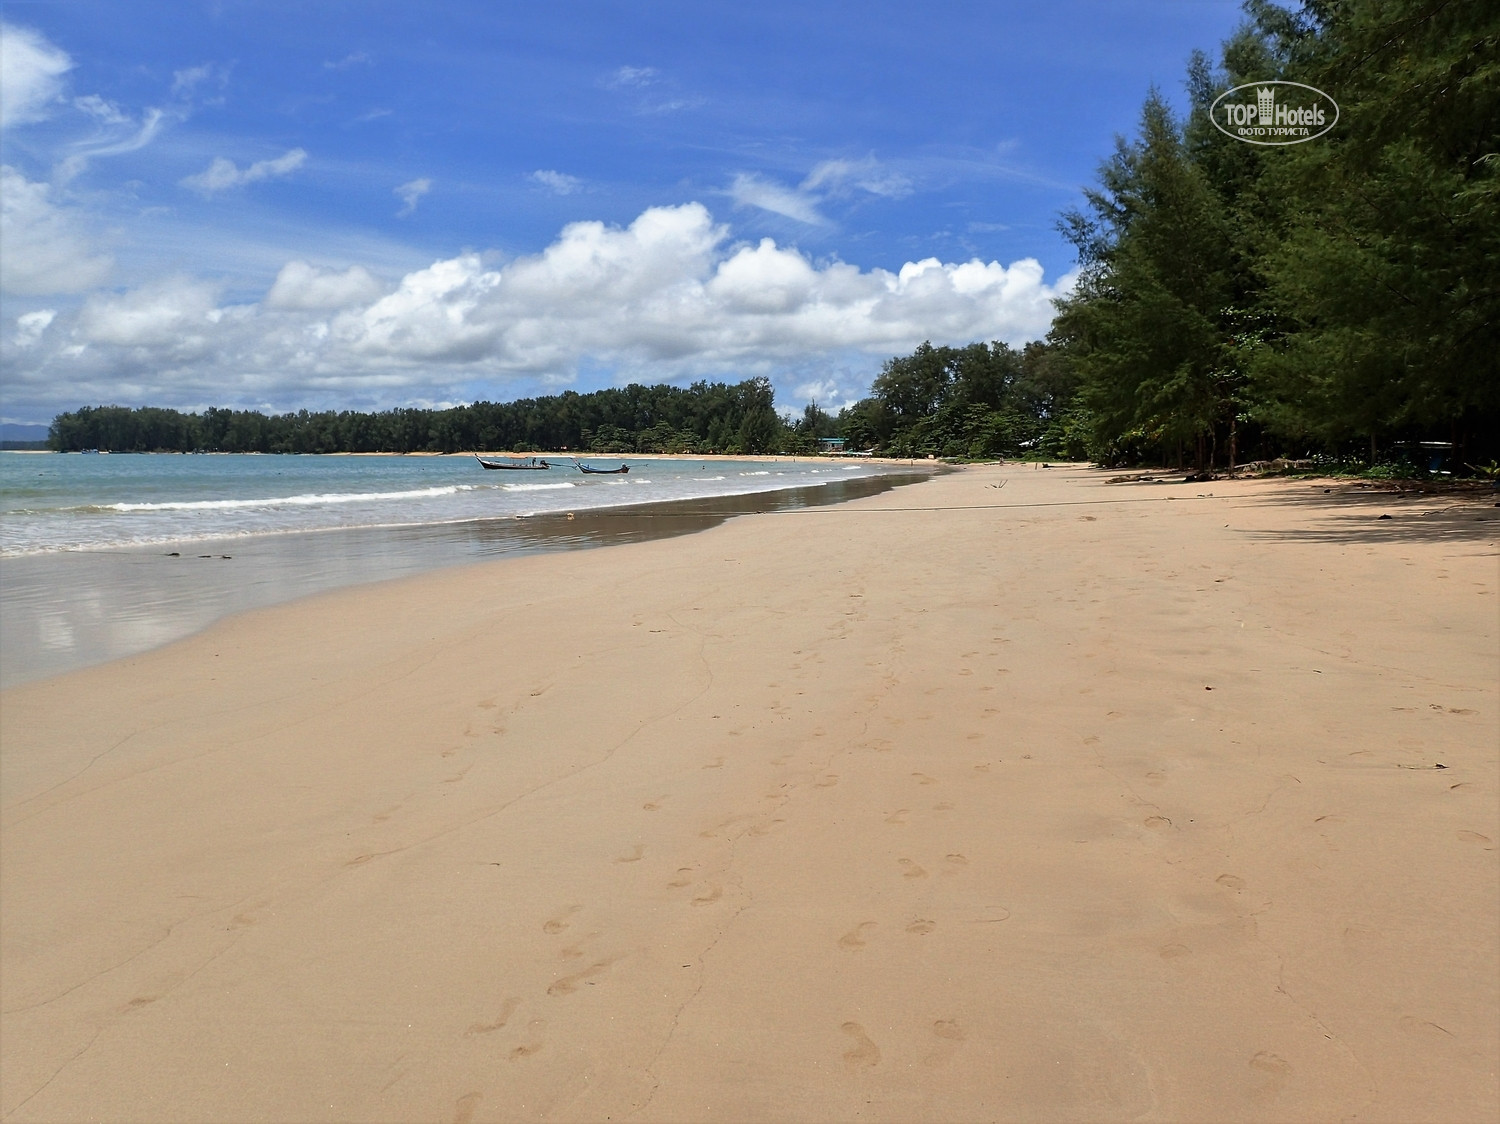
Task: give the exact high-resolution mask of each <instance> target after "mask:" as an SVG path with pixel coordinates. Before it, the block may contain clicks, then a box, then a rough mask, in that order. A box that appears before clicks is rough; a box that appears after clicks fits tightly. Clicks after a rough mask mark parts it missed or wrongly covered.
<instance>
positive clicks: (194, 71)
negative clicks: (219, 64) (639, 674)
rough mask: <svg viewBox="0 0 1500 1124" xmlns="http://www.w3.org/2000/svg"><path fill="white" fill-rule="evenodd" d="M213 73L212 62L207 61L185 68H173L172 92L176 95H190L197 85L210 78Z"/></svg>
mask: <svg viewBox="0 0 1500 1124" xmlns="http://www.w3.org/2000/svg"><path fill="white" fill-rule="evenodd" d="M213 74H214V66H213V63H207V62H206V63H204V64H203V65H202V66H190V67H188V68H187V69H185V70H174V71H173V72H172V93H173V94H175V95H177V96H178V97H181V96H184V95H191V94H192V92H193V91H194V90H196V89H197V88H198V87H199V85H201V84H202V83H203V82H206V81H207V80H208V79H210V78H212V77H213Z"/></svg>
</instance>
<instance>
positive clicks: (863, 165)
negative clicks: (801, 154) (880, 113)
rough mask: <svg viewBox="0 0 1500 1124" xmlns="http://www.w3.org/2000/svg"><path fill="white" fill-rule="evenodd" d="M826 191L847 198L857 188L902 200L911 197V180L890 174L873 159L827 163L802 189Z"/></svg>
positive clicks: (822, 164) (804, 181) (805, 182)
mask: <svg viewBox="0 0 1500 1124" xmlns="http://www.w3.org/2000/svg"><path fill="white" fill-rule="evenodd" d="M820 188H821V189H822V190H824V191H826V192H827V193H828V194H830V195H848V194H850V192H851V190H852V189H854V188H858V189H859V190H861V191H867V192H869V193H870V194H871V195H883V196H886V197H888V198H893V199H895V198H900V197H901V196H903V195H910V194H911V190H912V188H911V181H910V180H909V179H907V178H906V177H905V176H903V175H901V174H899V173H897V172H893V171H890V170H889V169H887V168H886V167H884V166H883V165H882V164H881V163H880V161H878V160H876V159H875V158H874V157H873V156H871V157H868V158H866V159H864V160H824V161H823V162H822V163H821V164H819V165H817V166H816V167H815V168H813V170H812V171H811V172H809V173H808V176H807V178H806V179H805V180H803V181H802V185H801V188H800V190H802V191H817V190H818V189H820Z"/></svg>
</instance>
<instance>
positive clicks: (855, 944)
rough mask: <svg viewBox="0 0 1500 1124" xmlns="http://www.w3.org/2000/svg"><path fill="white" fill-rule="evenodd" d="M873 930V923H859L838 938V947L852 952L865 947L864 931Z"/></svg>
mask: <svg viewBox="0 0 1500 1124" xmlns="http://www.w3.org/2000/svg"><path fill="white" fill-rule="evenodd" d="M873 928H875V922H874V921H861V922H860V923H859V924H858V925H856V926H854V928H852V929H850V930H849V931H848V932H847V933H845V934H844V935H843V936H842V937H840V938H839V947H840V948H844V949H848V950H849V951H851V952H852V951H854V950H855V949H857V948H864V947H865V930H866V929H873Z"/></svg>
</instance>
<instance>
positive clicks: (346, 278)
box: [266, 261, 384, 311]
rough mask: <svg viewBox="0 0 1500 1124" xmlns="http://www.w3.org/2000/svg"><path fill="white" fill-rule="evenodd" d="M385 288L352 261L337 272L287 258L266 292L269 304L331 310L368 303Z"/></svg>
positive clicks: (279, 306) (368, 272)
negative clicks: (351, 263)
mask: <svg viewBox="0 0 1500 1124" xmlns="http://www.w3.org/2000/svg"><path fill="white" fill-rule="evenodd" d="M383 291H384V286H382V285H381V284H380V282H379V281H377V280H376V279H375V278H374V276H372V275H371V273H370V271H369V270H367V269H365V268H364V267H363V266H358V265H353V266H350V267H349V268H348V269H346V270H344V272H342V273H339V272H338V271H336V270H331V269H318V268H317V267H316V266H312V265H309V264H308V263H307V262H305V261H291V262H287V263H286V265H284V266H283V267H282V269H281V272H280V273H278V274H277V275H276V281H275V283H274V284H272V286H271V288H270V291H269V292H267V293H266V305H267V307H269V308H291V309H304V310H314V311H318V310H321V311H331V310H335V309H340V308H349V307H351V306H352V305H357V304H367V303H369V302H370V301H373V300H375V299H376V298H378V297H379V296H380V294H381V293H382V292H383Z"/></svg>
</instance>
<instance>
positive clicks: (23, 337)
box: [15, 308, 57, 347]
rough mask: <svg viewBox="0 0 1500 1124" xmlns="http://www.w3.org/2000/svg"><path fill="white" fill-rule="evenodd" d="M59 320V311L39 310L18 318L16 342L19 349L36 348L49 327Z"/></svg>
mask: <svg viewBox="0 0 1500 1124" xmlns="http://www.w3.org/2000/svg"><path fill="white" fill-rule="evenodd" d="M55 319H57V309H55V308H39V309H37V310H36V311H35V312H23V313H22V314H21V315H20V316H17V317H16V335H15V341H16V346H17V347H35V346H36V344H37V341H38V340H40V339H41V338H42V333H43V332H45V331H46V330H47V325H49V324H51V323H52V321H53V320H55Z"/></svg>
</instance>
